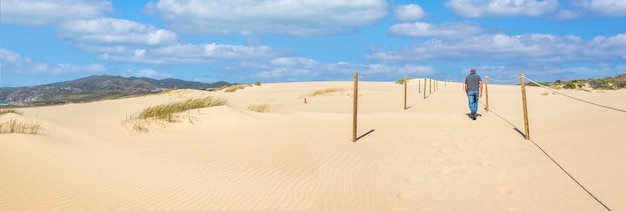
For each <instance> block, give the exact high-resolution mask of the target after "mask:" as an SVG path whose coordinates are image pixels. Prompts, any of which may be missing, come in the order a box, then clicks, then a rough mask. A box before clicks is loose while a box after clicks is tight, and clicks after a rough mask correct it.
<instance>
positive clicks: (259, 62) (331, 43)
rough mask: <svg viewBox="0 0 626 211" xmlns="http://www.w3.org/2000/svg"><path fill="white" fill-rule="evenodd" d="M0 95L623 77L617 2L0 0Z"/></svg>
mask: <svg viewBox="0 0 626 211" xmlns="http://www.w3.org/2000/svg"><path fill="white" fill-rule="evenodd" d="M0 9H1V13H0V62H1V63H0V68H1V69H0V71H1V72H0V86H3V87H5V86H9V87H16V86H30V85H40V84H46V83H53V82H61V81H67V80H73V79H78V78H81V77H85V76H89V75H102V74H108V75H121V76H139V77H150V78H155V79H163V78H170V77H171V78H179V79H184V80H191V81H200V82H215V81H220V80H224V81H229V82H242V83H252V82H255V81H261V82H290V81H320V80H340V81H342V80H343V81H349V80H351V79H352V74H353V72H355V71H358V72H359V75H360V78H361V80H367V81H395V80H398V79H400V78H402V77H404V76H409V77H429V78H434V79H439V80H445V79H448V78H450V79H452V80H461V79H462V78H463V77H464V76H465V75H466V74H467V73H468V72H469V69H470V68H476V69H477V71H478V74H479V75H481V76H485V75H486V76H489V77H490V78H492V79H502V80H508V79H514V78H516V77H518V76H519V73H520V72H524V73H525V75H526V76H528V77H529V78H531V79H533V80H538V81H555V80H557V79H560V80H571V79H587V78H591V77H594V78H596V77H607V76H617V75H619V74H623V73H626V1H623V0H571V1H558V0H445V1H432V0H414V1H403V0H390V1H383V0H332V1H330V0H152V1H128V0H110V1H107V0H22V1H20V0H2V1H0Z"/></svg>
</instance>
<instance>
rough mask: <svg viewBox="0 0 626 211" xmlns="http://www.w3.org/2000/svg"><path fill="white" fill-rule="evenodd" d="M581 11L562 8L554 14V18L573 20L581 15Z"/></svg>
mask: <svg viewBox="0 0 626 211" xmlns="http://www.w3.org/2000/svg"><path fill="white" fill-rule="evenodd" d="M580 15H581V14H580V13H578V12H574V11H572V10H566V9H562V10H559V11H558V12H556V14H555V15H554V18H556V19H558V20H572V19H576V18H578V17H580Z"/></svg>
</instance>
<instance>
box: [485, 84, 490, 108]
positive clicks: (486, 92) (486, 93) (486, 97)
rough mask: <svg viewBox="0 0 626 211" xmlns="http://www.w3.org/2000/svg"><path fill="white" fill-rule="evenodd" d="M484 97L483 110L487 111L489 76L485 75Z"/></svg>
mask: <svg viewBox="0 0 626 211" xmlns="http://www.w3.org/2000/svg"><path fill="white" fill-rule="evenodd" d="M485 99H486V100H487V106H485V111H487V112H489V76H485Z"/></svg>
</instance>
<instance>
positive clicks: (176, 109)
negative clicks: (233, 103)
mask: <svg viewBox="0 0 626 211" xmlns="http://www.w3.org/2000/svg"><path fill="white" fill-rule="evenodd" d="M226 103H227V101H226V100H224V99H216V98H213V97H205V98H197V99H188V100H183V101H178V102H173V103H168V104H162V105H156V106H152V107H148V108H145V109H143V110H142V111H141V112H139V113H138V114H133V115H130V116H127V117H126V119H125V120H123V121H122V124H123V125H125V126H127V125H129V124H130V129H132V130H133V131H136V132H144V133H147V132H149V127H150V125H152V123H157V124H160V125H163V123H173V122H178V121H180V120H181V118H185V117H186V118H187V119H188V120H189V121H190V122H191V123H193V122H194V121H195V119H194V118H193V117H192V116H191V115H190V114H187V115H186V116H181V115H178V114H180V113H181V112H184V111H189V110H192V109H200V108H205V107H213V106H222V105H226Z"/></svg>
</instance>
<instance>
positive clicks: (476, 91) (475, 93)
mask: <svg viewBox="0 0 626 211" xmlns="http://www.w3.org/2000/svg"><path fill="white" fill-rule="evenodd" d="M463 87H464V90H465V93H467V98H468V100H469V108H470V115H469V116H470V118H472V120H476V115H477V114H476V112H477V111H478V99H480V98H481V97H483V81H482V80H480V76H479V75H477V74H476V69H474V68H472V70H471V71H470V74H469V75H467V77H465V83H464V84H463Z"/></svg>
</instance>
